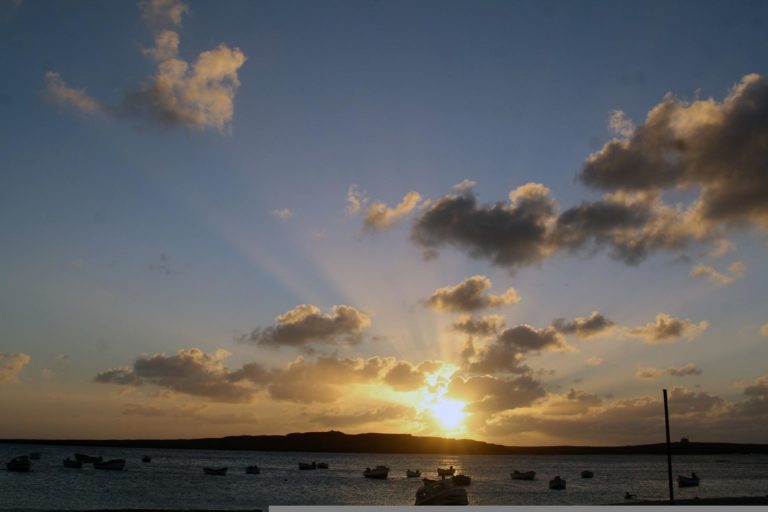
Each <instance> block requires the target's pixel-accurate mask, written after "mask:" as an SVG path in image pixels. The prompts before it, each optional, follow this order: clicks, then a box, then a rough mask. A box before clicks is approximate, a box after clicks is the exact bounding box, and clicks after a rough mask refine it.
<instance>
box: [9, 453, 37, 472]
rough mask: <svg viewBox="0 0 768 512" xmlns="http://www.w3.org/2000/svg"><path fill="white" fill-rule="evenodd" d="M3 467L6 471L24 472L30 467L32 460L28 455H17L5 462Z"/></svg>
mask: <svg viewBox="0 0 768 512" xmlns="http://www.w3.org/2000/svg"><path fill="white" fill-rule="evenodd" d="M5 469H7V470H8V471H17V472H19V473H26V472H28V471H30V470H31V469H32V460H31V459H30V458H29V456H28V455H20V456H18V457H14V458H12V459H11V460H10V461H9V462H6V463H5Z"/></svg>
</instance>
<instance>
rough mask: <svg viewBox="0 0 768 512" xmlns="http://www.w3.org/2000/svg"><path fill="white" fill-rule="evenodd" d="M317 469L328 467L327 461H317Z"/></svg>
mask: <svg viewBox="0 0 768 512" xmlns="http://www.w3.org/2000/svg"><path fill="white" fill-rule="evenodd" d="M317 469H328V463H327V462H318V463H317Z"/></svg>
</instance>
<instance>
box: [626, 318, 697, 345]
mask: <svg viewBox="0 0 768 512" xmlns="http://www.w3.org/2000/svg"><path fill="white" fill-rule="evenodd" d="M708 327H709V322H707V321H706V320H704V321H701V322H699V323H698V324H695V323H693V322H691V321H690V320H688V319H685V318H675V317H672V316H670V315H668V314H666V313H659V314H658V315H656V321H655V322H652V323H649V324H646V325H643V326H640V327H635V328H632V329H629V330H628V331H627V334H629V335H630V336H637V337H640V338H643V339H644V340H645V342H646V343H650V344H658V343H675V342H676V341H678V340H679V339H681V338H687V339H688V340H689V341H691V340H693V339H695V338H697V337H698V336H699V335H701V333H703V332H704V331H705V330H707V328H708Z"/></svg>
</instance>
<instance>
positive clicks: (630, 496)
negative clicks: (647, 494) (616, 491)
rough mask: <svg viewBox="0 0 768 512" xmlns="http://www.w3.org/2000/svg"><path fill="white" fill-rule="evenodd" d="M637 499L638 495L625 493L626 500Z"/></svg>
mask: <svg viewBox="0 0 768 512" xmlns="http://www.w3.org/2000/svg"><path fill="white" fill-rule="evenodd" d="M636 497H637V494H631V493H630V492H629V491H627V492H625V493H624V499H625V500H633V499H635V498H636Z"/></svg>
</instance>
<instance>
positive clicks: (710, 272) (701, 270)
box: [690, 261, 747, 286]
mask: <svg viewBox="0 0 768 512" xmlns="http://www.w3.org/2000/svg"><path fill="white" fill-rule="evenodd" d="M728 271H729V272H730V275H728V274H721V273H720V272H718V271H717V270H715V269H714V268H713V267H710V266H707V265H704V264H698V265H696V266H695V267H693V269H692V270H691V273H690V276H691V277H693V278H698V279H708V280H709V282H710V283H712V284H713V285H715V286H724V285H729V284H731V283H733V282H734V281H735V280H736V279H740V278H742V277H744V274H745V273H746V271H747V267H746V265H744V263H742V262H740V261H735V262H733V263H731V264H730V265H729V266H728Z"/></svg>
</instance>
